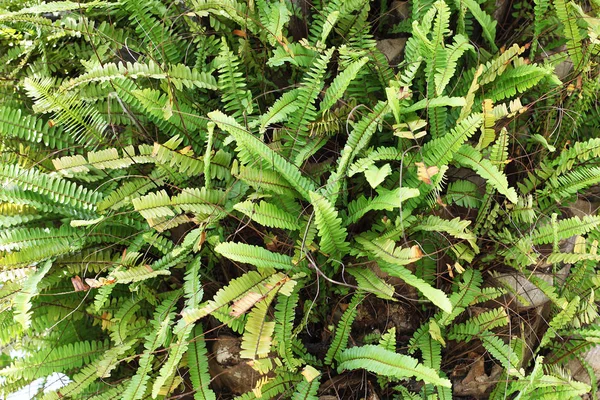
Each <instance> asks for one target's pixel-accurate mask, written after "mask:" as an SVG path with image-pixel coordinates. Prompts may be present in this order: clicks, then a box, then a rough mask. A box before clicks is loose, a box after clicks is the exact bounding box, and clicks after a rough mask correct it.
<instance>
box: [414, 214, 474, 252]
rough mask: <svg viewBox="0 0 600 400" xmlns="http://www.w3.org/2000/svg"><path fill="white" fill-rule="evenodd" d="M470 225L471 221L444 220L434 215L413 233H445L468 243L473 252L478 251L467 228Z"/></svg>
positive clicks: (458, 219)
mask: <svg viewBox="0 0 600 400" xmlns="http://www.w3.org/2000/svg"><path fill="white" fill-rule="evenodd" d="M470 224H471V221H465V220H461V219H460V218H458V217H457V218H454V219H452V220H445V219H442V218H440V217H437V216H435V215H430V216H429V217H427V218H426V219H425V220H424V221H422V222H421V223H419V225H417V226H416V227H415V228H414V230H415V231H421V230H423V231H430V232H446V233H448V234H449V235H452V236H454V237H456V238H459V239H463V240H466V241H468V242H469V244H470V245H471V247H473V249H474V250H475V251H477V252H478V251H479V247H477V243H476V242H477V237H476V236H475V235H474V234H473V233H472V232H470V231H469V230H468V229H467V227H468V226H469V225H470Z"/></svg>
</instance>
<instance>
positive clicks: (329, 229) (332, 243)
mask: <svg viewBox="0 0 600 400" xmlns="http://www.w3.org/2000/svg"><path fill="white" fill-rule="evenodd" d="M309 194H310V200H311V203H312V205H313V210H314V213H315V221H316V224H317V228H318V229H319V237H320V238H321V242H320V249H321V251H322V252H324V253H325V254H328V255H330V256H331V257H334V258H340V257H343V256H344V255H345V254H346V253H347V252H348V250H350V244H349V243H348V242H346V236H347V235H348V232H347V231H346V228H344V227H343V226H342V220H341V218H339V217H338V212H337V210H336V209H335V208H334V206H333V204H331V203H330V202H329V201H328V200H327V199H326V198H325V197H323V196H322V195H320V194H318V193H314V192H310V193H309Z"/></svg>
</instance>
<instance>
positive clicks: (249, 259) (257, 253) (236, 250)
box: [215, 242, 294, 270]
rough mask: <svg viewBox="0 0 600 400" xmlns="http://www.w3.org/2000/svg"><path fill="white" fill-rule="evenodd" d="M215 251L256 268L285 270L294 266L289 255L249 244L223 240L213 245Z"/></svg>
mask: <svg viewBox="0 0 600 400" xmlns="http://www.w3.org/2000/svg"><path fill="white" fill-rule="evenodd" d="M215 251H216V252H217V253H219V254H221V255H223V256H225V257H227V258H229V259H232V260H234V261H238V262H243V263H247V264H252V265H254V266H256V267H257V268H265V269H269V268H275V269H283V270H287V269H291V268H293V267H294V262H293V260H292V258H291V257H290V256H286V255H284V254H279V253H273V252H272V251H269V250H267V249H264V248H262V247H258V246H253V245H250V244H245V243H233V242H223V243H221V244H219V245H217V246H215Z"/></svg>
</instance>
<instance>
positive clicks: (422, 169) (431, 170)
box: [415, 162, 440, 185]
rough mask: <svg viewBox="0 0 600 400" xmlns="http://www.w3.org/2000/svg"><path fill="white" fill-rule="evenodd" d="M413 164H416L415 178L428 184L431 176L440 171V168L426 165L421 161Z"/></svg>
mask: <svg viewBox="0 0 600 400" xmlns="http://www.w3.org/2000/svg"><path fill="white" fill-rule="evenodd" d="M415 165H416V166H417V179H418V180H420V181H423V182H425V183H426V184H428V185H431V177H432V176H434V175H436V174H437V173H438V172H440V169H439V168H438V167H436V166H435V165H434V166H431V167H426V166H425V164H423V163H422V162H417V163H415Z"/></svg>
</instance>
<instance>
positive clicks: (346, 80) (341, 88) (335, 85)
mask: <svg viewBox="0 0 600 400" xmlns="http://www.w3.org/2000/svg"><path fill="white" fill-rule="evenodd" d="M368 61H369V59H368V58H367V57H362V58H361V59H359V60H357V61H355V62H353V63H352V64H350V65H349V66H348V67H346V69H344V71H342V73H340V74H339V75H338V76H336V77H335V79H334V80H333V82H331V85H330V86H329V87H328V88H327V91H326V92H325V96H324V97H323V100H322V101H321V104H320V105H319V112H320V113H324V112H325V111H327V110H329V109H330V108H331V107H332V106H333V105H334V104H335V102H336V101H338V100H339V99H340V98H341V97H342V95H343V94H344V92H345V91H346V89H347V88H348V85H350V82H351V81H352V80H353V79H354V78H355V77H356V75H357V74H358V72H359V71H360V70H361V68H362V67H363V66H364V65H365V64H366V63H367V62H368Z"/></svg>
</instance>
